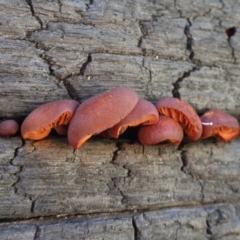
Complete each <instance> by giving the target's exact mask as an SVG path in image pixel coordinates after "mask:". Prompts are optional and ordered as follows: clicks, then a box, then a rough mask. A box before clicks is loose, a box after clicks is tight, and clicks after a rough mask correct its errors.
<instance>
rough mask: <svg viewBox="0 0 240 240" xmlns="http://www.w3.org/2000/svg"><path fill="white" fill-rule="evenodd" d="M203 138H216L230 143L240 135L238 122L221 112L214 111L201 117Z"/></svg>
mask: <svg viewBox="0 0 240 240" xmlns="http://www.w3.org/2000/svg"><path fill="white" fill-rule="evenodd" d="M201 121H202V125H203V132H202V138H207V137H211V136H214V137H216V138H217V139H219V140H223V141H230V140H232V139H234V138H236V137H237V136H238V134H239V123H238V120H237V119H236V118H235V117H233V116H231V115H229V114H227V113H225V112H222V111H219V110H216V109H213V110H209V111H207V112H205V113H204V114H203V115H202V116H201Z"/></svg>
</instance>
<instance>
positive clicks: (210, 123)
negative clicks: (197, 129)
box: [202, 122, 213, 126]
mask: <svg viewBox="0 0 240 240" xmlns="http://www.w3.org/2000/svg"><path fill="white" fill-rule="evenodd" d="M202 125H204V126H212V125H213V123H212V122H202Z"/></svg>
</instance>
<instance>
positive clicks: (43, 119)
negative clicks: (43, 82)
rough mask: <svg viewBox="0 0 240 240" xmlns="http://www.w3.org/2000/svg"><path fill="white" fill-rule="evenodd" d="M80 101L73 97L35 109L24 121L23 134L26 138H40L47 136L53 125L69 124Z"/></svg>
mask: <svg viewBox="0 0 240 240" xmlns="http://www.w3.org/2000/svg"><path fill="white" fill-rule="evenodd" d="M78 105H79V103H78V102H77V101H75V100H72V99H64V100H58V101H54V102H50V103H46V104H43V105H41V106H40V107H38V108H36V109H34V110H33V111H32V112H31V113H30V114H29V115H28V116H27V117H26V118H25V120H24V121H23V123H22V126H21V134H22V137H23V138H24V139H27V138H28V139H32V140H39V139H42V138H44V137H46V136H47V135H48V134H49V133H50V131H51V129H52V128H53V127H56V126H58V125H67V124H69V122H70V120H71V118H72V116H73V114H74V112H75V110H76V108H77V107H78Z"/></svg>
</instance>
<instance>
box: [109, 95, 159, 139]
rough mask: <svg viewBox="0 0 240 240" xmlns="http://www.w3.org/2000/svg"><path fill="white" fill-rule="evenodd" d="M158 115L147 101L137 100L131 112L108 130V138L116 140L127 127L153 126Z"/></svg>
mask: <svg viewBox="0 0 240 240" xmlns="http://www.w3.org/2000/svg"><path fill="white" fill-rule="evenodd" d="M158 117H159V113H158V110H157V109H156V107H155V106H154V105H153V104H152V103H151V102H149V101H147V100H144V99H139V100H138V102H137V104H136V106H135V107H134V108H133V110H132V111H131V112H130V113H129V114H128V115H127V116H126V117H125V118H124V119H122V120H121V121H120V122H119V123H117V124H116V125H115V126H113V127H112V128H110V129H108V132H109V134H110V136H112V137H115V138H118V136H119V135H120V134H122V133H123V132H124V131H125V130H126V129H127V127H128V126H129V127H135V126H138V125H140V124H143V125H149V124H155V123H156V122H157V121H158Z"/></svg>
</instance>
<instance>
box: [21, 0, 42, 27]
mask: <svg viewBox="0 0 240 240" xmlns="http://www.w3.org/2000/svg"><path fill="white" fill-rule="evenodd" d="M25 1H26V3H27V4H28V6H29V7H30V10H31V12H32V16H33V17H35V19H36V20H37V21H38V23H39V24H40V26H41V29H43V22H42V20H41V18H40V17H39V16H37V15H36V13H35V10H34V7H33V4H32V0H25Z"/></svg>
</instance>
